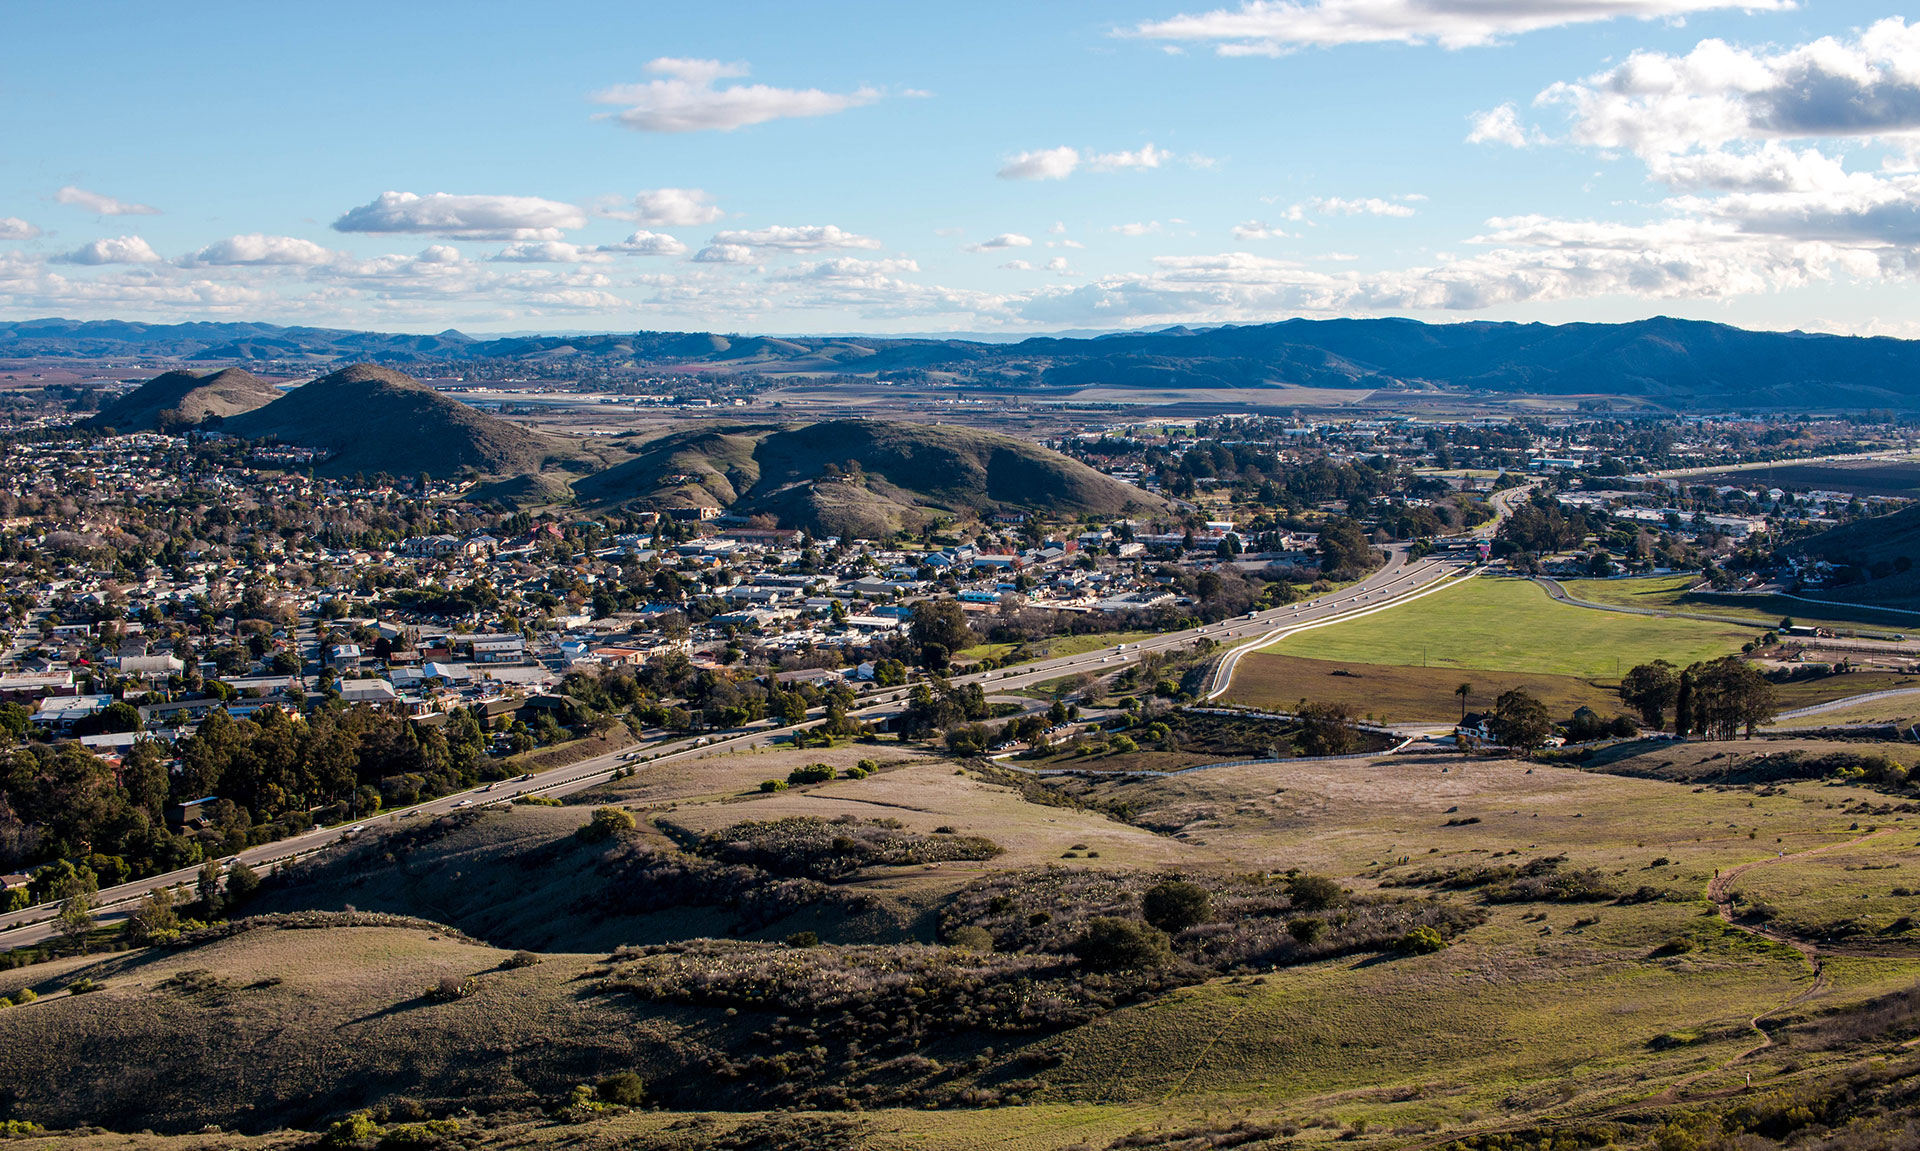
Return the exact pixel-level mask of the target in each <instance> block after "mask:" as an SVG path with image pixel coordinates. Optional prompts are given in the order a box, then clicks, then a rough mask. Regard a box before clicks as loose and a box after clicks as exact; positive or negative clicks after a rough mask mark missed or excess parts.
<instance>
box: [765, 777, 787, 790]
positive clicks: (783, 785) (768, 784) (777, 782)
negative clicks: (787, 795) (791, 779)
mask: <svg viewBox="0 0 1920 1151" xmlns="http://www.w3.org/2000/svg"><path fill="white" fill-rule="evenodd" d="M760 790H761V791H785V790H787V781H786V780H784V779H763V780H761V781H760Z"/></svg>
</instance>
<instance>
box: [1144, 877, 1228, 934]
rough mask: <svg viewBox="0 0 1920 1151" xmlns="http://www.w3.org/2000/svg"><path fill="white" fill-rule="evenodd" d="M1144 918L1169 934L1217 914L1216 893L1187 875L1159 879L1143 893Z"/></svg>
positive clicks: (1176, 932)
mask: <svg viewBox="0 0 1920 1151" xmlns="http://www.w3.org/2000/svg"><path fill="white" fill-rule="evenodd" d="M1140 913H1141V918H1143V919H1145V920H1146V921H1147V922H1148V923H1151V924H1153V925H1154V926H1155V927H1158V928H1159V929H1160V930H1162V931H1164V932H1166V933H1167V934H1169V935H1178V934H1179V933H1181V932H1182V931H1185V930H1186V929H1187V928H1189V927H1193V926H1196V925H1198V924H1201V923H1205V922H1206V921H1207V920H1209V919H1212V918H1213V897H1212V896H1210V895H1208V894H1207V889H1206V888H1204V887H1200V886H1198V885H1197V884H1192V883H1188V882H1187V881H1186V880H1184V879H1169V880H1165V881H1164V882H1161V883H1156V884H1154V885H1153V886H1152V887H1150V888H1148V889H1147V893H1146V894H1145V895H1143V896H1141V897H1140Z"/></svg>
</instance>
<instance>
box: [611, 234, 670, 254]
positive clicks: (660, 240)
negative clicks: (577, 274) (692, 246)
mask: <svg viewBox="0 0 1920 1151" xmlns="http://www.w3.org/2000/svg"><path fill="white" fill-rule="evenodd" d="M600 250H601V251H602V252H624V253H626V254H627V255H629V256H678V255H680V254H682V253H684V252H685V251H686V250H687V246H686V245H685V244H683V243H681V242H680V241H679V240H676V239H674V238H673V237H672V236H669V235H667V234H666V233H665V232H647V231H639V232H635V233H634V234H633V235H631V236H628V237H627V238H626V239H624V240H622V241H620V242H619V243H618V244H606V245H603V246H602V247H601V248H600Z"/></svg>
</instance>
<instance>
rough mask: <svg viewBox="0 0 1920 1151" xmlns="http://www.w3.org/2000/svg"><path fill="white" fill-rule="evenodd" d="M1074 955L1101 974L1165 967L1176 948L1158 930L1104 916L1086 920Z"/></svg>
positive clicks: (1074, 949) (1074, 948) (1074, 947)
mask: <svg viewBox="0 0 1920 1151" xmlns="http://www.w3.org/2000/svg"><path fill="white" fill-rule="evenodd" d="M1073 953H1074V954H1075V955H1077V956H1079V957H1080V961H1081V962H1082V963H1084V964H1086V965H1087V966H1088V967H1091V968H1094V969H1096V970H1100V971H1117V970H1127V969H1131V968H1137V967H1163V966H1165V965H1166V964H1167V963H1168V962H1169V961H1171V960H1172V958H1173V948H1172V947H1171V946H1169V945H1168V943H1167V937H1166V935H1165V933H1163V932H1161V931H1160V930H1159V929H1157V928H1154V927H1150V926H1148V925H1147V924H1145V923H1136V922H1134V921H1133V920H1131V919H1116V918H1114V917H1112V916H1105V915H1103V916H1098V917H1095V918H1093V919H1090V920H1088V921H1087V930H1086V933H1085V934H1084V935H1082V936H1081V937H1080V938H1079V939H1077V940H1075V941H1074V943H1073Z"/></svg>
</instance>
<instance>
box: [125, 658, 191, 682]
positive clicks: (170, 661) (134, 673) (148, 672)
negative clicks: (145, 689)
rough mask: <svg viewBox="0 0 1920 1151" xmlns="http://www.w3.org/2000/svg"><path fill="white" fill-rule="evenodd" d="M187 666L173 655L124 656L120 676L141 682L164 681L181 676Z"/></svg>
mask: <svg viewBox="0 0 1920 1151" xmlns="http://www.w3.org/2000/svg"><path fill="white" fill-rule="evenodd" d="M186 666H187V665H186V664H185V663H183V662H182V661H181V660H179V659H178V658H176V657H174V656H171V655H137V656H122V657H121V659H120V674H121V675H125V676H130V677H132V678H134V679H139V680H148V681H152V680H162V679H166V678H167V677H168V676H171V675H178V674H180V673H181V672H182V671H184V670H185V669H186Z"/></svg>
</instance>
